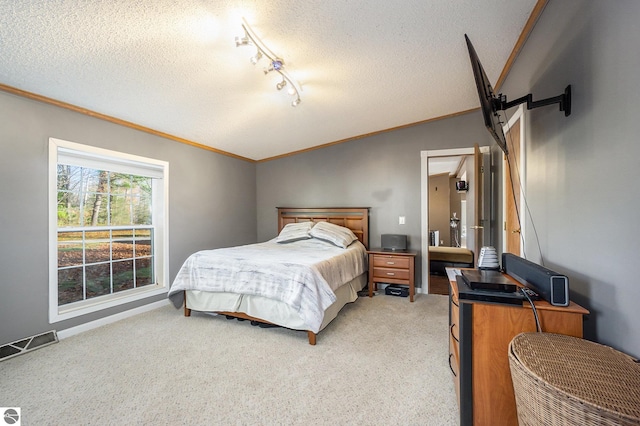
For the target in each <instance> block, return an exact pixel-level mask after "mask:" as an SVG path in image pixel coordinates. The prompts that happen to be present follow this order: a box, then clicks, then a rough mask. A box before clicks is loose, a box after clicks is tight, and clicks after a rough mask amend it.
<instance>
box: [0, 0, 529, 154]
mask: <svg viewBox="0 0 640 426" xmlns="http://www.w3.org/2000/svg"><path fill="white" fill-rule="evenodd" d="M535 5H536V0H482V1H475V0H375V1H355V0H354V1H347V0H324V1H316V0H312V1H298V0H271V1H257V0H256V1H242V0H226V1H220V0H153V1H136V2H133V1H130V0H75V1H73V0H40V1H35V0H33V1H28V0H19V1H11V0H0V40H1V45H0V84H3V85H6V86H10V87H13V88H16V89H19V90H23V91H26V92H31V93H34V94H37V95H41V96H45V97H48V98H53V99H55V100H58V101H62V102H65V103H69V104H72V105H75V106H77V107H80V108H84V109H88V110H91V111H95V112H97V113H100V114H104V115H107V116H111V117H114V118H117V119H120V120H124V121H128V122H132V123H135V124H137V125H140V126H144V127H147V128H150V129H153V130H155V131H159V132H163V133H167V134H170V135H173V136H175V137H178V138H183V139H186V140H188V141H192V142H195V143H198V144H202V145H207V146H210V147H213V148H215V149H217V150H222V151H225V152H228V153H232V154H235V155H237V156H241V157H245V158H248V159H253V160H260V159H265V158H271V157H274V156H279V155H284V154H287V153H291V152H296V151H299V150H304V149H308V148H312V147H316V146H319V145H323V144H327V143H332V142H336V141H341V140H345V139H349V138H354V137H358V136H360V135H364V134H369V133H374V132H378V131H383V130H385V129H389V128H394V127H398V126H403V125H407V124H411V123H416V122H420V121H424V120H428V119H432V118H436V117H442V116H446V115H448V114H453V113H457V112H460V111H465V110H469V109H472V108H475V107H477V106H478V105H479V103H478V99H477V95H476V92H475V87H474V81H473V75H472V73H471V67H470V64H469V58H468V54H467V51H466V45H465V42H464V34H465V33H467V34H468V35H469V37H470V39H471V40H472V42H473V44H474V46H475V48H476V51H477V52H478V54H479V56H480V58H481V60H482V62H483V65H484V67H485V70H486V72H487V75H488V77H489V79H490V80H491V81H492V82H494V83H495V82H496V81H497V79H498V77H499V75H500V73H501V72H502V70H503V68H504V66H505V64H506V62H507V60H508V58H509V55H510V54H511V52H512V51H513V49H514V46H515V45H516V42H517V40H518V37H519V36H520V34H521V33H522V30H523V28H524V27H525V24H526V22H527V19H528V18H529V16H530V15H531V12H532V10H533V9H534V6H535ZM242 17H244V18H245V19H246V20H247V22H248V23H249V24H250V25H251V27H252V28H253V30H254V32H255V33H256V34H257V35H258V36H260V37H261V38H262V40H263V41H264V43H265V44H266V45H267V46H268V47H269V49H271V50H272V51H273V52H275V53H276V54H278V55H279V56H280V57H282V58H283V59H284V60H285V62H286V66H287V70H288V72H289V74H290V75H291V76H292V77H293V78H294V79H296V80H297V81H298V82H299V83H300V85H301V87H302V92H301V98H302V103H301V104H300V105H299V106H298V107H296V108H294V107H291V106H290V102H291V98H290V96H288V95H287V94H286V93H284V91H282V92H280V91H277V90H275V84H276V83H277V82H278V81H279V80H280V79H278V78H277V76H275V75H272V74H273V73H272V74H269V75H266V76H265V75H264V73H263V72H262V70H263V68H264V65H265V63H264V62H260V63H258V65H255V66H254V65H252V64H251V63H250V62H249V57H250V56H252V55H253V53H255V51H254V49H252V48H251V47H247V46H241V47H235V43H234V38H235V37H236V36H242V35H243V31H242V27H241V22H242ZM77 142H81V141H77Z"/></svg>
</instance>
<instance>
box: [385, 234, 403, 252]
mask: <svg viewBox="0 0 640 426" xmlns="http://www.w3.org/2000/svg"><path fill="white" fill-rule="evenodd" d="M380 237H381V239H382V250H385V251H407V236H406V235H401V234H382V235H381V236H380Z"/></svg>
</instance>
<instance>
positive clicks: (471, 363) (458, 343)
mask: <svg viewBox="0 0 640 426" xmlns="http://www.w3.org/2000/svg"><path fill="white" fill-rule="evenodd" d="M447 274H448V277H449V283H450V293H449V331H450V335H449V365H450V367H451V372H452V374H453V379H454V383H455V388H456V393H457V396H458V406H459V407H460V425H462V426H467V425H475V426H485V425H486V426H498V425H500V426H502V425H505V426H510V425H517V424H518V418H517V413H516V403H515V397H514V393H513V384H512V382H511V372H510V370H509V359H508V355H507V350H508V347H509V342H511V339H513V338H514V337H515V336H516V335H518V334H520V333H522V332H525V331H536V323H535V318H534V314H533V310H532V309H531V306H530V305H529V303H528V302H525V303H523V304H522V305H521V306H520V305H512V304H501V303H490V302H486V301H478V300H462V299H459V297H458V295H459V293H458V285H457V283H456V280H455V272H453V268H447ZM513 281H514V283H516V284H517V282H516V281H515V280H513ZM534 303H535V306H536V309H537V312H538V317H539V321H540V325H541V327H542V330H543V331H545V332H549V333H557V334H565V335H569V336H575V337H582V328H583V324H582V323H583V316H584V315H587V314H588V313H589V311H587V310H586V309H584V308H583V307H581V306H579V305H577V304H575V303H573V302H571V303H570V305H569V306H567V307H558V306H552V305H550V304H549V303H547V302H545V301H536V302H534Z"/></svg>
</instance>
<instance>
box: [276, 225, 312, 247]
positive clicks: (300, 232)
mask: <svg viewBox="0 0 640 426" xmlns="http://www.w3.org/2000/svg"><path fill="white" fill-rule="evenodd" d="M312 227H313V222H298V223H287V224H286V225H285V226H284V228H282V231H280V234H278V236H277V237H276V242H278V243H290V242H293V241H299V240H306V239H309V238H311V235H310V234H309V231H310V230H311V228H312Z"/></svg>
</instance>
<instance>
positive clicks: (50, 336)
mask: <svg viewBox="0 0 640 426" xmlns="http://www.w3.org/2000/svg"><path fill="white" fill-rule="evenodd" d="M52 343H58V335H57V334H56V332H55V330H52V331H47V332H46V333H42V334H37V335H35V336H31V337H27V338H26V339H22V340H17V341H15V342H13V343H8V344H6V345H2V346H1V347H0V361H4V360H5V359H9V358H13V357H14V356H18V355H22V354H24V353H26V352H30V351H33V350H35V349H39V348H42V347H44V346H47V345H51V344H52Z"/></svg>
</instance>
